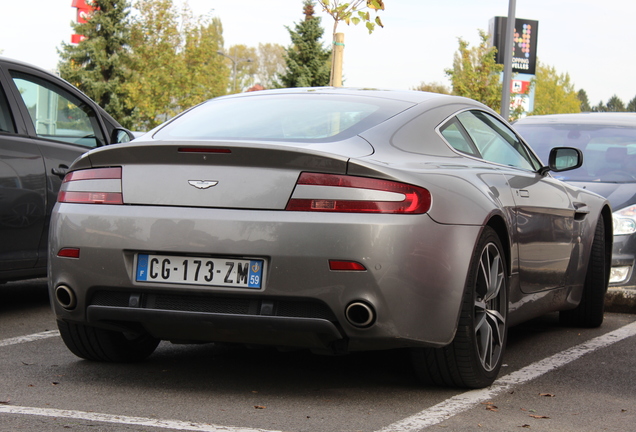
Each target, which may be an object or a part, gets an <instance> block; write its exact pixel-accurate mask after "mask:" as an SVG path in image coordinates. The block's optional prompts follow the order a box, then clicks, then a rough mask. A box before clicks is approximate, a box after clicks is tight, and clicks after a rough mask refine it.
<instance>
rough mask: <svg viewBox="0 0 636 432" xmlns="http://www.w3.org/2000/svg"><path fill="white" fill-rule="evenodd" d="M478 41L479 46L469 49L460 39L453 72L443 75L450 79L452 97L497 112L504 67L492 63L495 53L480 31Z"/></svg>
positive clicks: (499, 104) (485, 34)
mask: <svg viewBox="0 0 636 432" xmlns="http://www.w3.org/2000/svg"><path fill="white" fill-rule="evenodd" d="M479 37H480V39H481V42H480V44H479V46H476V47H472V48H470V47H469V44H468V42H466V41H465V40H463V39H462V38H459V50H458V51H457V52H456V53H455V56H454V59H453V68H452V69H446V70H445V72H446V75H447V76H448V77H450V79H451V85H452V87H453V94H454V95H457V96H464V97H468V98H471V99H475V100H477V101H479V102H481V103H483V104H485V105H487V106H489V107H490V108H492V109H493V110H495V111H499V110H500V109H501V91H502V85H501V80H500V73H501V72H502V71H503V65H500V64H497V63H496V62H495V54H496V52H497V49H496V48H495V47H493V46H491V45H490V44H489V43H488V34H487V33H486V32H484V31H483V30H479Z"/></svg>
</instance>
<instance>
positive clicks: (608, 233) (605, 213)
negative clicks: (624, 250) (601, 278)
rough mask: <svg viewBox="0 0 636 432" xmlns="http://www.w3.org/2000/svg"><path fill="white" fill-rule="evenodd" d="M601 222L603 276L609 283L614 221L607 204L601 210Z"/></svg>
mask: <svg viewBox="0 0 636 432" xmlns="http://www.w3.org/2000/svg"><path fill="white" fill-rule="evenodd" d="M601 216H602V217H603V224H604V225H605V272H606V275H605V278H606V280H607V281H608V283H609V276H610V271H611V269H612V249H613V247H614V222H613V217H612V210H611V209H610V207H609V206H608V205H605V206H603V209H602V210H601Z"/></svg>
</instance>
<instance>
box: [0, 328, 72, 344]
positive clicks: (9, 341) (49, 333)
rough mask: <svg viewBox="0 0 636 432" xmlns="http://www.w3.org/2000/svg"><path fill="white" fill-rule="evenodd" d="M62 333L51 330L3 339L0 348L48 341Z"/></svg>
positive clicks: (0, 341)
mask: <svg viewBox="0 0 636 432" xmlns="http://www.w3.org/2000/svg"><path fill="white" fill-rule="evenodd" d="M59 335H60V332H59V331H57V330H49V331H45V332H42V333H34V334H30V335H28V336H18V337H14V338H10V339H2V340H0V347H4V346H9V345H16V344H20V343H24V342H31V341H34V340H39V339H46V338H50V337H55V336H59Z"/></svg>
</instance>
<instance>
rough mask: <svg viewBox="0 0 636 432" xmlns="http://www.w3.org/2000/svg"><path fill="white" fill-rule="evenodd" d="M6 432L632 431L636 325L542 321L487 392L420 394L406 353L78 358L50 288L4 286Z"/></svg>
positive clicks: (169, 349)
mask: <svg viewBox="0 0 636 432" xmlns="http://www.w3.org/2000/svg"><path fill="white" fill-rule="evenodd" d="M0 289H1V290H2V292H3V298H4V300H3V302H2V303H0V374H1V375H2V377H3V379H2V381H1V382H0V431H2V432H5V431H6V432H8V431H17V430H20V431H34V432H35V431H38V432H39V431H43V430H46V431H58V430H59V431H62V430H65V431H66V430H76V431H85V430H90V431H109V432H110V431H147V432H152V431H165V430H170V431H182V430H198V431H214V432H217V431H225V432H239V431H241V432H248V431H249V432H253V431H263V432H268V431H285V432H291V431H311V432H314V431H317V432H321V431H325V432H334V431H364V432H367V431H368V432H378V431H383V432H389V431H391V432H398V431H419V430H444V431H466V430H469V431H473V430H474V431H478V430H488V431H512V430H518V429H531V430H534V431H575V430H576V431H590V432H591V431H594V432H596V431H600V430H607V431H626V430H632V428H633V421H634V419H636V410H635V409H634V406H636V393H635V392H634V391H633V389H634V388H636V379H635V378H634V376H633V359H634V358H636V315H634V314H623V313H615V312H609V313H608V314H607V316H606V320H605V323H604V324H603V326H602V327H601V328H600V329H572V328H564V327H560V326H559V325H558V322H557V321H558V320H557V317H556V315H554V314H552V315H548V316H545V317H542V318H540V319H537V320H533V321H531V322H529V323H526V324H523V325H520V326H517V327H514V328H512V329H511V332H510V338H509V344H508V351H507V356H506V362H505V363H506V366H505V367H504V368H503V370H502V373H501V375H500V378H499V380H498V381H497V382H496V383H495V385H493V386H492V387H491V388H489V389H484V390H480V391H470V392H467V391H464V390H458V389H444V388H430V387H429V388H424V387H422V386H420V385H419V384H418V383H417V382H415V381H414V376H413V373H412V371H411V370H410V367H409V366H408V361H407V358H406V357H405V355H404V353H399V352H397V353H396V352H377V353H358V354H353V355H348V356H343V357H322V356H316V355H312V354H310V353H307V352H305V351H295V352H278V351H276V350H270V349H246V348H242V347H226V346H214V345H212V344H206V345H197V346H192V345H172V344H169V343H162V344H161V345H160V347H159V349H158V350H157V352H156V353H155V354H154V355H153V356H151V357H150V358H149V359H148V360H147V361H145V362H142V363H137V364H105V363H93V362H87V361H83V360H79V359H78V358H76V357H75V356H73V355H72V354H71V353H70V352H69V351H68V350H67V349H66V347H65V346H64V345H63V343H62V342H61V340H60V339H59V337H58V336H57V334H56V330H55V323H54V320H53V315H52V313H51V312H50V310H49V305H48V297H47V295H46V289H45V285H44V283H43V282H39V283H31V284H29V283H20V284H9V285H4V286H3V287H2V288H0Z"/></svg>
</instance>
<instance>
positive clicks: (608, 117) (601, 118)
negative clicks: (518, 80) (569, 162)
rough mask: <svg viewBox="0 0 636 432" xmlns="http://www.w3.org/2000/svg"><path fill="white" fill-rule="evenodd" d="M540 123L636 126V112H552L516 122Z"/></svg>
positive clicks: (516, 123)
mask: <svg viewBox="0 0 636 432" xmlns="http://www.w3.org/2000/svg"><path fill="white" fill-rule="evenodd" d="M518 124H519V125H540V124H596V125H608V126H632V127H636V113H627V112H585V113H575V114H550V115H537V116H528V117H524V118H522V119H519V120H518V121H516V122H515V124H514V125H515V126H516V125H518Z"/></svg>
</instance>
